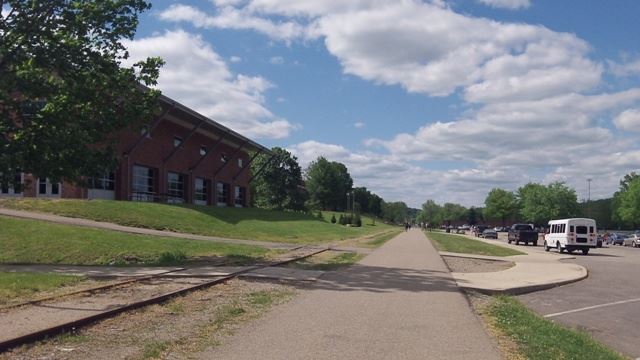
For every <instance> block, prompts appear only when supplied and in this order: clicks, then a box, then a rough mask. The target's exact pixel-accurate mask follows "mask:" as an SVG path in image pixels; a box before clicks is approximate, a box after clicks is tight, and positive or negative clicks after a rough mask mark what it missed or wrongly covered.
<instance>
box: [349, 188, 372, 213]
mask: <svg viewBox="0 0 640 360" xmlns="http://www.w3.org/2000/svg"><path fill="white" fill-rule="evenodd" d="M353 196H354V197H355V202H356V204H358V206H359V210H360V211H361V212H363V213H365V214H366V213H369V212H370V210H369V201H370V199H371V197H372V194H371V191H369V190H367V188H366V187H357V188H353Z"/></svg>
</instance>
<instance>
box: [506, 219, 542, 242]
mask: <svg viewBox="0 0 640 360" xmlns="http://www.w3.org/2000/svg"><path fill="white" fill-rule="evenodd" d="M512 241H514V242H515V243H516V245H520V243H521V242H523V243H525V245H529V243H533V246H538V232H537V231H535V230H534V229H533V226H531V225H529V224H513V225H511V229H509V235H507V242H509V244H511V242H512Z"/></svg>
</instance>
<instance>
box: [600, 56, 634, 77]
mask: <svg viewBox="0 0 640 360" xmlns="http://www.w3.org/2000/svg"><path fill="white" fill-rule="evenodd" d="M607 64H608V65H609V70H610V71H611V72H612V73H613V74H614V75H616V76H620V77H625V76H636V75H640V59H636V60H630V61H625V62H622V63H618V62H615V61H608V62H607Z"/></svg>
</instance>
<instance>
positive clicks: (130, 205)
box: [0, 198, 392, 244]
mask: <svg viewBox="0 0 640 360" xmlns="http://www.w3.org/2000/svg"><path fill="white" fill-rule="evenodd" d="M0 207H6V208H11V209H17V210H27V211H34V212H41V213H51V214H57V215H63V216H70V217H77V218H84V219H92V220H97V221H104V222H111V223H116V224H120V225H126V226H135V227H142V228H150V229H158V230H170V231H175V232H182V233H191V234H199V235H210V236H219V237H226V238H236V239H251V240H263V241H277V242H287V243H297V244H313V243H323V242H331V241H336V240H343V239H350V238H357V237H362V236H366V235H370V234H373V233H377V232H382V231H388V230H390V229H392V227H391V226H390V225H386V224H384V223H382V222H379V221H376V222H375V225H373V220H372V219H370V218H367V217H363V218H362V225H363V226H362V227H359V228H356V227H345V226H341V225H337V224H331V223H330V221H329V219H330V218H331V215H330V214H323V218H322V219H319V218H318V217H315V216H313V215H309V214H301V213H291V212H281V211H270V210H262V209H253V208H228V207H224V208H220V207H211V206H198V205H169V204H159V203H144V202H130V201H108V200H91V201H87V200H45V199H28V198H24V199H5V200H0Z"/></svg>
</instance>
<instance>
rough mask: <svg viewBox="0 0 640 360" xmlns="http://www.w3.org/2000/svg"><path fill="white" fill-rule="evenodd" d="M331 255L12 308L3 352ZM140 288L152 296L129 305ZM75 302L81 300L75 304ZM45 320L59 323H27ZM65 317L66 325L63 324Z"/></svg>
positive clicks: (315, 250)
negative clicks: (243, 277)
mask: <svg viewBox="0 0 640 360" xmlns="http://www.w3.org/2000/svg"><path fill="white" fill-rule="evenodd" d="M327 250H329V248H327V247H321V248H320V247H310V248H307V247H300V248H296V249H293V250H291V251H290V252H288V253H287V254H285V256H283V257H281V258H280V259H278V260H275V261H272V262H269V263H266V264H261V265H255V266H250V267H247V268H244V269H242V270H239V271H236V272H233V273H230V274H228V275H223V276H218V277H216V278H215V279H210V278H201V277H185V278H171V279H168V278H167V276H169V275H172V274H173V275H175V273H177V272H180V271H183V270H186V269H179V270H173V271H168V272H165V273H160V274H154V275H149V276H144V277H141V278H136V279H129V280H126V281H122V282H118V283H114V284H109V285H105V286H100V287H95V288H91V289H85V290H80V291H76V292H73V293H68V294H63V295H60V296H54V297H49V298H43V299H38V300H34V301H29V302H25V303H21V304H16V305H12V306H8V307H5V308H2V309H0V322H2V324H3V326H2V328H4V329H5V332H6V331H8V329H11V330H12V331H11V333H10V334H9V335H7V333H5V334H3V333H2V330H0V352H4V351H6V350H8V349H11V348H14V347H16V346H19V345H23V344H27V343H31V342H34V341H37V340H41V339H44V338H47V337H51V336H55V335H58V334H61V333H64V332H68V331H72V330H75V329H78V328H80V327H83V326H86V325H88V324H91V323H94V322H96V321H99V320H102V319H106V318H109V317H112V316H115V315H118V314H121V313H123V312H127V311H131V310H134V309H139V308H141V307H144V306H147V305H151V304H158V303H162V302H164V301H166V300H168V299H171V298H173V297H176V296H180V295H184V294H187V293H189V292H192V291H196V290H200V289H204V288H207V287H211V286H215V285H218V284H222V283H225V282H227V281H229V280H231V279H234V278H236V277H238V276H241V275H244V274H246V273H249V272H252V271H256V270H259V269H263V268H267V267H273V266H281V265H285V264H287V263H291V262H295V261H299V260H302V259H305V258H308V257H310V256H313V255H316V254H319V253H322V252H325V251H327ZM134 285H138V287H139V288H141V289H142V290H144V291H147V293H146V294H145V293H144V291H143V292H142V295H140V296H139V297H138V298H137V299H135V300H134V301H126V300H127V299H130V298H131V297H132V296H133V297H135V295H132V294H133V293H134V291H133V290H136V288H135V287H134ZM83 295H84V296H83ZM74 298H76V299H75V300H74ZM94 298H95V299H94ZM65 299H67V300H65ZM101 299H103V300H105V299H106V300H105V301H106V302H100V301H101ZM92 300H95V302H93V303H92ZM121 300H123V301H125V303H123V304H122V303H119V302H120V301H121ZM7 310H14V311H7ZM42 317H44V318H45V319H47V318H48V319H53V320H52V321H51V322H49V323H48V324H47V325H44V326H37V325H35V326H31V325H32V324H29V323H26V322H28V319H41V318H42ZM61 317H62V318H64V319H60V318H61ZM69 318H71V319H69ZM52 323H53V324H52Z"/></svg>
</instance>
